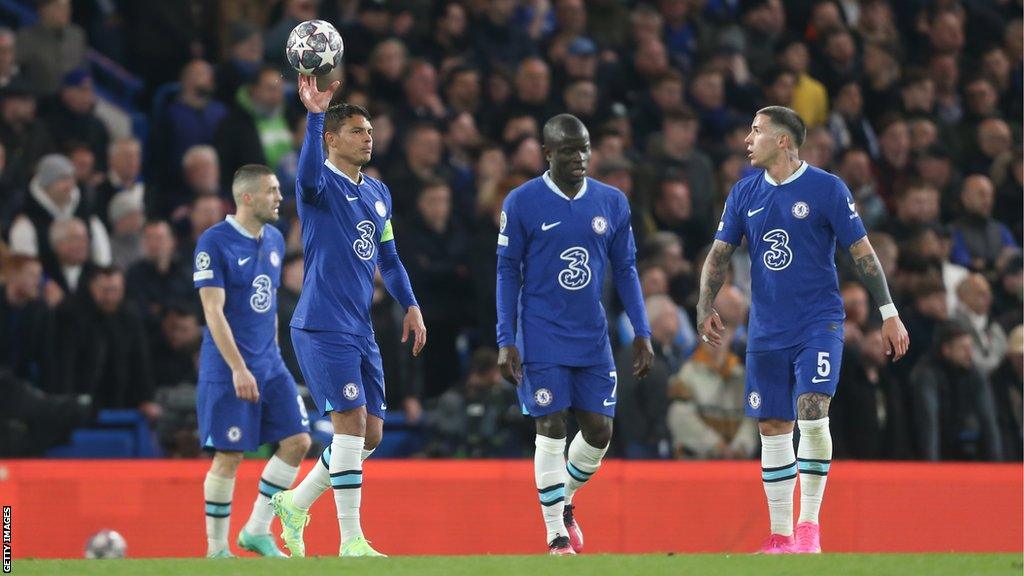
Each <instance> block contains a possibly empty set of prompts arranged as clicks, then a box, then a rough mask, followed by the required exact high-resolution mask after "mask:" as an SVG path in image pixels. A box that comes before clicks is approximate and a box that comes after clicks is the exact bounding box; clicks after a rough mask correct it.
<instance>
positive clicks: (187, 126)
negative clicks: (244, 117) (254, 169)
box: [146, 60, 227, 216]
mask: <svg viewBox="0 0 1024 576" xmlns="http://www.w3.org/2000/svg"><path fill="white" fill-rule="evenodd" d="M180 82H181V88H180V90H179V92H178V94H177V97H176V98H175V99H174V100H173V101H172V102H170V103H168V104H166V105H165V107H164V108H157V109H156V110H154V117H153V126H152V128H151V130H150V141H149V150H148V151H147V154H148V156H147V165H148V166H149V169H150V170H152V172H147V176H146V181H148V182H150V184H151V185H156V184H157V183H159V185H160V187H161V191H160V192H159V200H160V201H159V202H156V203H154V204H153V206H152V207H151V209H155V210H156V214H159V215H161V216H168V215H169V214H170V213H171V212H172V211H173V209H174V208H175V207H177V206H178V205H180V204H183V203H186V202H188V201H189V200H190V197H189V196H184V197H183V195H182V193H181V192H180V186H181V184H182V182H183V179H182V175H181V171H180V170H181V168H180V167H181V165H182V161H183V158H184V157H185V154H186V152H187V151H188V150H190V149H192V147H194V146H197V145H201V144H213V141H214V140H213V139H214V133H215V131H216V129H217V126H219V125H220V123H221V121H222V120H223V119H224V117H225V116H226V115H227V108H226V107H225V106H224V104H223V103H221V102H218V101H217V100H214V99H213V94H214V76H213V67H212V66H210V64H209V63H208V62H206V61H203V60H193V61H191V62H189V63H188V64H186V65H185V67H184V68H183V69H182V71H181V80H180ZM160 104H161V102H160V101H157V102H156V105H157V106H159V105H160Z"/></svg>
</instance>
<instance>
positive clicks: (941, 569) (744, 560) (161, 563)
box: [13, 554, 1024, 576]
mask: <svg viewBox="0 0 1024 576" xmlns="http://www.w3.org/2000/svg"><path fill="white" fill-rule="evenodd" d="M13 568H14V570H13V574H16V575H19V576H22V575H24V576H29V575H39V576H53V575H62V574H69V575H74V576H79V575H81V576H91V575H96V576H120V575H122V574H123V575H131V576H165V575H166V576H179V575H187V576H206V575H211V576H212V575H217V576H229V575H238V576H263V575H267V576H269V575H277V574H281V575H294V574H372V575H373V576H391V575H402V576H434V575H436V576H457V575H462V574H466V575H474V576H477V575H480V576H505V575H511V574H516V575H519V574H522V575H527V576H545V575H548V574H550V575H557V576H565V575H567V574H571V575H573V576H577V575H585V574H595V575H601V576H619V575H622V576H633V575H637V576H640V575H642V576H648V575H649V576H661V575H665V576H680V575H684V574H700V575H702V576H703V575H714V574H723V575H725V574H728V575H729V576H745V575H750V576H799V575H803V574H807V575H814V576H821V575H827V574H842V575H843V576H858V575H863V576H880V575H885V574H893V575H899V576H912V575H918V574H920V575H927V576H945V575H949V576H966V575H971V576H989V575H993V576H995V575H1000V576H1002V575H1011V574H1012V575H1014V576H1020V574H1021V573H1022V572H1024V556H1022V555H1020V554H825V555H821V556H776V557H765V556H751V555H717V554H686V555H666V554H648V555H601V554H595V555H584V556H578V557H550V556H443V557H441V556H417V557H401V558H388V559H371V558H365V559H364V558H357V559H340V558H328V557H321V558H302V559H294V560H272V559H260V558H245V559H234V560H230V559H228V560H204V559H176V558H175V559H158V560H15V561H14V566H13Z"/></svg>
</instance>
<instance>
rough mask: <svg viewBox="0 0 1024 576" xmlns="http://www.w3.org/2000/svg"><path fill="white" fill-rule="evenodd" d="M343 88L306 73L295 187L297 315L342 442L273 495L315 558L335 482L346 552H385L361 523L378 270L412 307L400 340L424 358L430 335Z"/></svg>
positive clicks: (378, 387) (375, 362)
mask: <svg viewBox="0 0 1024 576" xmlns="http://www.w3.org/2000/svg"><path fill="white" fill-rule="evenodd" d="M339 84H340V83H339V82H334V83H333V84H331V85H330V87H329V88H328V89H327V90H326V91H320V90H319V89H318V88H317V85H316V78H314V77H312V76H306V75H299V97H300V98H301V100H302V103H303V104H304V105H305V106H306V110H308V111H309V114H308V116H307V126H306V139H305V141H304V142H303V145H302V152H301V153H300V155H299V166H298V175H297V184H298V185H297V187H296V196H297V197H298V212H299V219H300V220H301V223H302V246H303V251H304V258H305V264H306V274H305V278H304V279H303V284H302V296H301V297H300V298H299V303H298V305H297V306H296V308H295V314H294V316H292V322H291V328H292V344H293V345H294V347H295V355H296V357H297V358H298V360H299V367H300V368H301V369H302V374H303V376H304V377H305V380H306V385H307V386H309V391H310V393H311V394H312V396H313V400H314V402H316V406H317V408H318V409H319V410H320V411H321V412H322V413H324V414H328V413H329V414H330V416H331V422H332V424H333V425H334V440H333V442H332V443H331V445H330V446H329V447H328V448H327V449H326V450H324V453H323V455H322V457H321V459H320V462H319V463H318V464H316V466H315V467H314V468H313V470H312V471H310V473H309V474H308V475H307V476H306V478H305V479H304V480H303V481H302V482H301V483H300V484H299V486H297V487H296V488H295V490H294V491H286V492H281V493H279V494H277V495H276V496H275V497H274V500H273V503H274V507H275V511H276V513H277V514H278V516H280V518H281V524H282V526H283V527H284V533H283V537H284V541H285V544H286V545H287V546H288V548H289V550H291V552H292V555H293V556H303V555H305V545H304V543H303V539H302V533H303V528H304V527H305V525H306V522H307V521H308V519H309V515H308V510H309V507H310V506H311V505H312V504H313V502H314V501H315V500H316V498H317V497H318V496H320V494H321V493H323V492H324V491H325V490H327V488H333V491H334V501H335V503H336V504H337V508H338V521H339V524H340V527H341V538H342V544H341V551H340V554H341V556H383V554H380V553H379V552H377V551H376V550H374V549H373V548H371V547H370V544H369V542H368V541H367V540H366V539H365V538H364V537H363V532H362V528H361V527H360V524H359V505H360V500H361V493H362V485H363V464H362V462H363V460H365V459H366V458H367V457H368V456H369V455H370V453H372V452H373V450H374V448H376V447H377V444H378V443H379V442H380V439H381V435H382V434H383V430H384V413H385V410H386V409H387V405H386V404H385V401H384V372H383V369H382V368H381V357H380V350H379V349H378V348H377V343H376V342H375V341H374V339H373V325H372V323H371V320H370V305H371V299H372V297H373V277H374V273H375V271H376V270H377V267H378V266H379V267H380V272H381V275H382V276H383V277H384V283H385V285H386V286H387V289H388V292H390V293H391V295H392V296H393V297H394V298H395V300H397V301H398V302H399V303H400V304H401V305H402V308H404V309H405V310H406V311H407V313H406V315H405V321H404V324H403V334H402V341H403V342H405V341H406V340H407V339H408V337H409V334H410V333H412V334H413V335H414V343H413V354H414V355H418V354H419V353H420V350H422V349H423V346H424V344H425V343H426V338H427V331H426V328H425V327H424V325H423V316H422V315H421V314H420V309H419V306H418V305H417V303H416V297H415V296H414V295H413V291H412V287H411V286H410V285H409V276H408V274H406V271H405V267H404V266H403V265H402V262H401V260H400V259H399V258H398V251H397V249H396V248H395V240H394V234H393V232H392V228H391V213H392V212H391V211H392V205H391V192H390V191H389V190H388V187H387V186H385V185H384V184H383V183H382V182H380V181H379V180H375V179H373V178H371V177H369V176H367V175H365V174H363V173H362V172H361V169H362V167H363V166H364V165H366V163H367V162H369V161H370V155H371V153H372V152H373V127H372V126H371V124H370V115H369V113H367V111H366V110H365V109H363V108H362V107H360V106H355V105H352V104H335V105H331V104H330V103H331V97H332V95H333V94H334V92H335V91H336V90H337V89H338V86H339ZM324 143H326V145H327V158H326V159H325V158H324V148H323V145H324Z"/></svg>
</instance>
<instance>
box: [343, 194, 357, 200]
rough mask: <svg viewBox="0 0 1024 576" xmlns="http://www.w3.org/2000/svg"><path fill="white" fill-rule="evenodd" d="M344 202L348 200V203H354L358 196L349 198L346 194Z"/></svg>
mask: <svg viewBox="0 0 1024 576" xmlns="http://www.w3.org/2000/svg"><path fill="white" fill-rule="evenodd" d="M345 200H348V201H349V202H355V201H356V200H359V196H349V195H348V194H346V195H345Z"/></svg>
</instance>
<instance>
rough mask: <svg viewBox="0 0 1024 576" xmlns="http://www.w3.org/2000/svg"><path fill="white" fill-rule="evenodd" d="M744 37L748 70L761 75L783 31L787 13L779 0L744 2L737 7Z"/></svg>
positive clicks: (770, 60) (771, 57)
mask: <svg viewBox="0 0 1024 576" xmlns="http://www.w3.org/2000/svg"><path fill="white" fill-rule="evenodd" d="M740 23H741V25H742V27H743V35H744V38H745V39H746V43H745V44H746V47H745V51H744V56H745V57H746V60H747V62H748V63H749V65H750V71H751V72H753V74H754V75H755V76H760V75H761V74H763V73H764V72H765V70H767V69H768V68H770V67H771V66H772V61H773V60H774V56H775V45H776V43H777V42H778V41H779V40H780V38H781V36H782V34H783V32H785V24H786V14H785V9H784V8H783V6H782V2H781V0H767V1H763V0H762V1H758V2H746V3H743V4H742V5H741V7H740Z"/></svg>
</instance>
